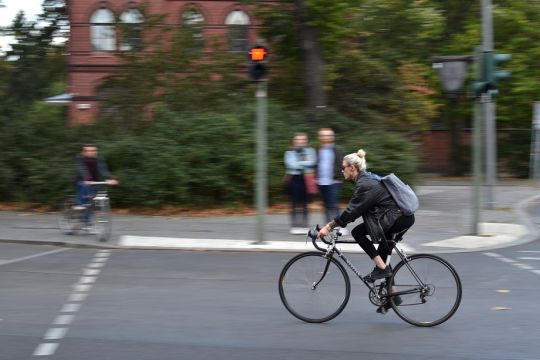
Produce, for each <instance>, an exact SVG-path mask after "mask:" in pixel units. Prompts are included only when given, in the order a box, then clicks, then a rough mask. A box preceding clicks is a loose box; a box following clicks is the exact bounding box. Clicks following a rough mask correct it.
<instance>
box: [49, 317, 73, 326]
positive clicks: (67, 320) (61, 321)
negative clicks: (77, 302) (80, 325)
mask: <svg viewBox="0 0 540 360" xmlns="http://www.w3.org/2000/svg"><path fill="white" fill-rule="evenodd" d="M73 319H75V315H58V316H57V317H56V319H54V321H53V324H54V325H70V324H71V323H72V322H73Z"/></svg>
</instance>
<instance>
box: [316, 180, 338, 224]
mask: <svg viewBox="0 0 540 360" xmlns="http://www.w3.org/2000/svg"><path fill="white" fill-rule="evenodd" d="M319 193H320V194H321V198H322V201H323V204H324V216H325V219H326V222H327V223H328V222H330V221H332V220H334V219H335V217H336V216H338V215H339V196H340V193H341V183H336V184H332V185H319Z"/></svg>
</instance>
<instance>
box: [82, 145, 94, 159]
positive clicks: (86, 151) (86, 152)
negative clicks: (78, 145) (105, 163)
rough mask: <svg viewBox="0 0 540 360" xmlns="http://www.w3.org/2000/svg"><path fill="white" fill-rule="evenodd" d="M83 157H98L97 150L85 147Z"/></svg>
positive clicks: (92, 147)
mask: <svg viewBox="0 0 540 360" xmlns="http://www.w3.org/2000/svg"><path fill="white" fill-rule="evenodd" d="M83 155H84V156H85V157H96V156H97V148H96V147H95V146H85V147H84V148H83Z"/></svg>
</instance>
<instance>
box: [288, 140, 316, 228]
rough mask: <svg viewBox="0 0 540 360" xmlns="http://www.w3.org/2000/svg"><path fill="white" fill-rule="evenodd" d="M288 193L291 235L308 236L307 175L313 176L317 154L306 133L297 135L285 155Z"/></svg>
mask: <svg viewBox="0 0 540 360" xmlns="http://www.w3.org/2000/svg"><path fill="white" fill-rule="evenodd" d="M284 161H285V173H286V178H287V180H286V192H287V195H288V196H289V199H290V206H291V207H290V216H291V231H290V232H291V234H298V235H301V234H304V235H305V234H307V232H308V230H309V228H308V224H309V222H308V221H309V210H308V203H309V196H310V195H309V193H308V185H309V184H307V183H306V181H307V180H306V174H307V175H308V176H312V175H313V174H314V172H315V166H316V165H317V153H316V152H315V149H313V148H312V147H310V146H308V136H307V134H306V133H296V134H294V137H293V139H292V143H291V146H290V147H289V149H287V151H285V155H284Z"/></svg>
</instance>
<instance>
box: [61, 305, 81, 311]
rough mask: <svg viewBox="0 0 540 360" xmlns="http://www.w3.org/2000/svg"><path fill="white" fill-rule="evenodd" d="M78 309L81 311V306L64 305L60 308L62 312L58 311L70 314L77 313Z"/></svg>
mask: <svg viewBox="0 0 540 360" xmlns="http://www.w3.org/2000/svg"><path fill="white" fill-rule="evenodd" d="M80 309H81V304H64V306H62V310H60V312H63V313H72V312H77V311H79V310H80Z"/></svg>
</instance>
